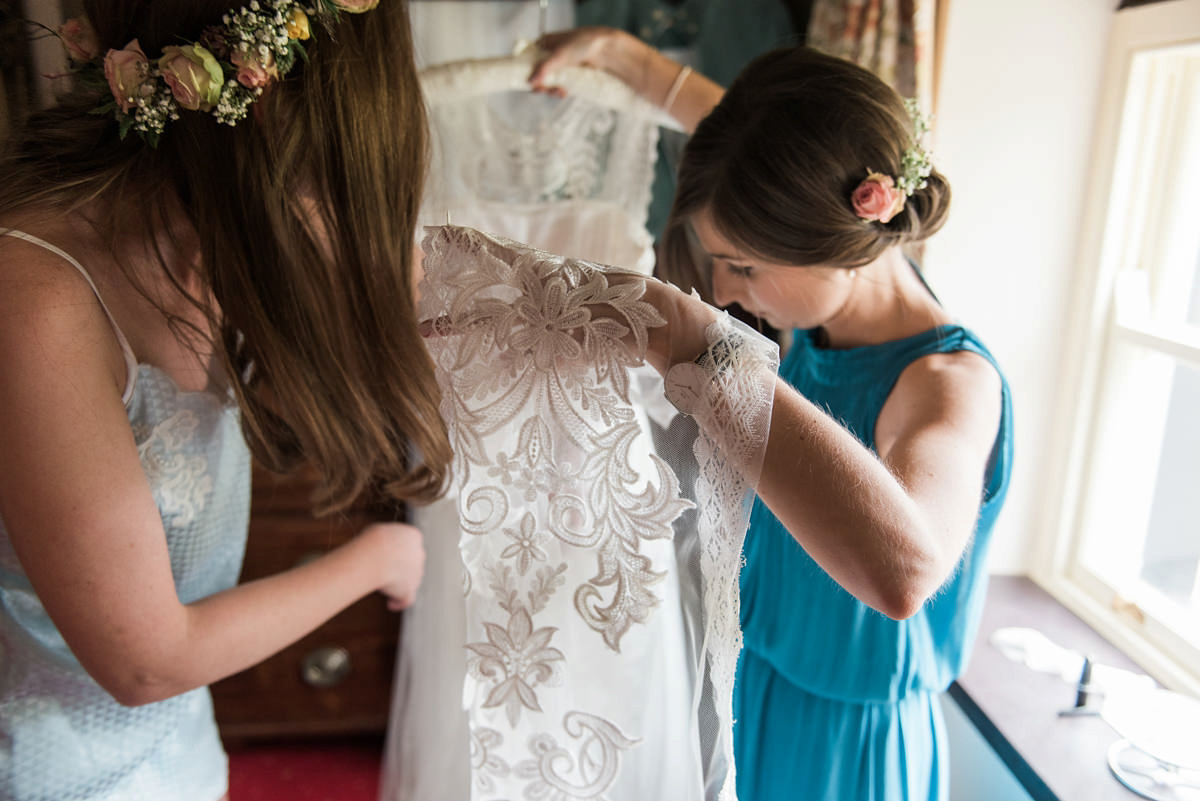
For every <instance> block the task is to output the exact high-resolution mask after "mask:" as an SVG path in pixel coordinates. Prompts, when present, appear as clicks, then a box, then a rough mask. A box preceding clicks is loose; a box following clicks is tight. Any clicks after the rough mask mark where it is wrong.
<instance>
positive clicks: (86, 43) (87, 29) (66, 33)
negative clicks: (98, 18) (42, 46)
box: [58, 17, 100, 64]
mask: <svg viewBox="0 0 1200 801" xmlns="http://www.w3.org/2000/svg"><path fill="white" fill-rule="evenodd" d="M58 36H59V38H60V39H62V43H63V47H65V48H66V49H67V55H69V56H70V57H71V60H72V61H78V62H79V63H81V64H83V63H86V62H88V61H91V60H92V59H94V58H95V57H96V56H98V55H100V40H99V39H98V38H96V30H95V28H93V27H92V23H90V22H88V21H87V19H86V18H84V17H72V18H71V19H69V20H67V21H66V22H64V23H63V24H62V25H59V26H58Z"/></svg>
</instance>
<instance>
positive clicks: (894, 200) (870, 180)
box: [850, 170, 904, 223]
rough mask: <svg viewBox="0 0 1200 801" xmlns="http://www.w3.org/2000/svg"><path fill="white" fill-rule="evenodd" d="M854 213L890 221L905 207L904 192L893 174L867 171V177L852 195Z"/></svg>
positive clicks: (867, 217)
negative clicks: (899, 187)
mask: <svg viewBox="0 0 1200 801" xmlns="http://www.w3.org/2000/svg"><path fill="white" fill-rule="evenodd" d="M850 203H851V205H853V206H854V213H855V214H857V215H858V216H859V217H861V218H862V219H864V220H878V221H879V222H881V223H886V222H888V221H890V220H891V219H892V218H893V217H895V216H896V215H897V214H899V213H900V211H901V209H903V208H904V193H903V192H901V191H900V190H899V189H897V188H896V182H895V181H894V180H892V176H890V175H883V174H882V173H878V172H871V171H869V170H868V171H867V177H866V178H865V179H864V180H863V182H862V183H861V184H859V185H858V187H857V188H856V189H855V190H854V194H852V195H851V196H850Z"/></svg>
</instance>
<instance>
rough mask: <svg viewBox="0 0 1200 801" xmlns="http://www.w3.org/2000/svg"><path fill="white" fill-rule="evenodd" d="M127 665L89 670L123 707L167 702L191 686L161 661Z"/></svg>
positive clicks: (125, 663) (129, 660)
mask: <svg viewBox="0 0 1200 801" xmlns="http://www.w3.org/2000/svg"><path fill="white" fill-rule="evenodd" d="M135 661H136V660H132V659H126V660H124V662H123V664H120V665H116V666H109V667H104V668H98V669H97V668H92V669H89V671H88V672H89V673H90V674H91V676H92V678H93V679H95V681H96V683H97V684H99V685H100V687H101V688H103V689H104V691H105V692H107V693H108V694H109V695H111V696H112V697H113V699H114V700H115V701H116V702H117V703H118V704H120V705H121V706H129V707H134V706H145V705H146V704H153V703H157V702H158V701H165V700H167V699H168V698H172V697H174V696H176V695H179V694H181V693H183V692H186V691H187V690H189V689H191V688H190V687H186V686H183V685H181V683H180V682H179V680H178V679H177V678H175V677H173V676H172V674H171V672H170V671H169V670H167V669H164V668H163V667H162V666H161V665H159V664H136V663H135Z"/></svg>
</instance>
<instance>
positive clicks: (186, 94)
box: [57, 0, 379, 147]
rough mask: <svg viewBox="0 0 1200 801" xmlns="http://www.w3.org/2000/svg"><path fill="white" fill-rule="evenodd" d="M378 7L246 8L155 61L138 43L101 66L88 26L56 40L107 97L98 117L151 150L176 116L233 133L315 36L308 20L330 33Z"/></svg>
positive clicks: (73, 24) (340, 0)
mask: <svg viewBox="0 0 1200 801" xmlns="http://www.w3.org/2000/svg"><path fill="white" fill-rule="evenodd" d="M377 5H379V0H310V2H309V3H308V4H306V5H302V4H301V3H300V2H298V1H297V0H250V2H249V3H248V4H247V5H245V6H243V7H241V8H239V9H237V10H236V11H231V12H229V13H228V14H225V15H224V16H223V17H222V18H221V21H220V22H221V24H219V25H212V26H210V27H209V28H207V29H206V30H205V31H204V34H203V35H202V36H201V37H200V41H198V42H185V43H183V44H179V45H170V46H168V47H164V48H163V51H162V54H161V55H160V56H159V57H158V58H154V59H151V58H147V56H146V54H145V53H144V52H143V50H142V48H141V46H140V45H139V44H138V41H137V40H136V39H135V40H133V41H131V42H129V44H127V45H125V47H123V48H121V49H120V50H116V49H113V50H109V51H108V52H107V53H105V54H104V58H103V59H102V60H98V59H99V55H100V43H99V41H98V40H97V38H96V34H95V31H94V30H93V29H92V26H91V24H90V23H88V21H87V20H86V19H82V18H76V19H71V20H67V21H66V22H65V23H63V24H62V26H60V27H59V29H58V31H57V33H58V35H59V37H60V38H61V39H62V41H63V46H64V47H65V48H66V50H67V53H68V55H69V56H70V57H71V60H72V62H73V63H75V64H76V65H77V67H76V69H75V72H76V74H77V75H79V76H80V79H81V80H87V81H90V82H91V83H92V84H95V85H98V86H106V87H107V89H108V91H109V93H111V95H112V97H111V99H110V100H108V101H107V102H105V103H103V104H102V105H101V106H100V107H99V108H98V109H97V110H96V113H99V114H111V115H112V116H113V117H115V118H116V120H117V124H118V126H119V128H118V130H119V132H120V135H121V138H122V139H124V138H125V136H126V134H128V132H129V131H130V130H133V131H136V132H137V133H138V135H139V136H141V138H142V139H143V140H145V141H146V142H147V143H148V144H149V145H150V146H152V147H153V146H154V145H156V144H157V143H158V137H159V136H160V135H161V134H162V132H163V129H164V128H165V127H166V124H167V122H169V121H170V120H176V119H179V112H180V111H181V110H183V111H200V112H206V113H210V114H212V115H213V116H214V117H215V118H216V119H217V122H220V123H223V124H225V125H236V124H237V123H238V122H239V121H240V120H242V119H244V118H245V117H246V114H247V109H248V107H249V106H250V104H251V103H253V102H254V101H255V100H256V99H257V98H258V97H259V96H260V95H262V93H263V90H264V89H266V88H267V87H269V86H270V85H271V84H272V83H274V82H275V81H277V80H280V79H281V78H282V77H283V76H284V75H286V74H287V73H288V71H289V70H291V69H292V67H293V66H295V64H296V61H297V59H298V58H300V57H303V56H304V46H303V45H302V44H301V42H304V41H307V40H308V39H309V38H310V37H311V36H312V31H313V26H312V22H313V20H316V21H318V22H319V23H320V24H321V26H322V27H324V28H326V29H329V28H331V27H332V26H333V25H334V24H335V23H336V22H337V19H338V15H339V14H340V13H343V12H345V13H349V14H362V13H364V12H367V11H370V10H371V9H373V8H375V7H376V6H377ZM100 71H102V72H103V80H99V75H98V73H99V72H100Z"/></svg>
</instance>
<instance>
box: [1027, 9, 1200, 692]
mask: <svg viewBox="0 0 1200 801" xmlns="http://www.w3.org/2000/svg"><path fill="white" fill-rule="evenodd" d="M1192 43H1200V0H1170V1H1169V2H1162V3H1155V4H1151V5H1143V6H1136V7H1130V8H1128V9H1123V10H1120V11H1118V12H1116V14H1115V15H1114V18H1113V24H1112V27H1111V31H1110V40H1109V47H1108V53H1107V58H1106V59H1105V65H1106V72H1105V75H1104V78H1103V82H1102V84H1101V86H1102V89H1101V98H1100V105H1099V113H1098V115H1097V125H1096V129H1095V130H1096V138H1095V141H1094V143H1093V150H1092V153H1093V158H1092V170H1091V175H1090V178H1089V182H1088V187H1087V194H1086V196H1085V202H1084V215H1083V220H1084V223H1083V225H1082V226H1081V230H1080V234H1079V236H1080V238H1079V248H1078V251H1077V252H1078V254H1079V258H1078V261H1077V263H1076V265H1075V271H1074V275H1073V278H1074V283H1073V285H1074V286H1075V287H1077V292H1076V294H1075V296H1074V303H1073V308H1072V309H1071V313H1070V317H1069V319H1068V324H1067V329H1066V330H1067V336H1066V337H1065V339H1064V350H1063V351H1062V355H1063V358H1064V365H1065V367H1064V370H1063V371H1062V377H1063V384H1062V385H1061V386H1063V387H1064V391H1063V392H1062V393H1060V396H1059V398H1058V408H1057V409H1056V410H1055V415H1054V419H1055V420H1057V421H1058V422H1059V425H1058V426H1057V427H1056V428H1057V431H1058V434H1057V440H1056V442H1054V443H1053V445H1052V451H1051V452H1052V458H1051V459H1050V460H1049V463H1048V467H1049V472H1048V475H1047V480H1046V482H1045V487H1046V495H1045V496H1044V497H1045V504H1044V509H1043V512H1044V513H1043V515H1042V520H1043V530H1044V531H1046V532H1047V533H1048V536H1046V537H1043V538H1040V541H1039V545H1040V550H1039V552H1038V553H1036V554H1035V559H1034V565H1033V571H1032V578H1033V579H1034V580H1035V581H1036V582H1037V583H1038V584H1039V585H1041V586H1042V587H1043V588H1044V589H1045V590H1046V591H1047V592H1049V593H1050V594H1051V595H1053V596H1054V597H1055V598H1056V599H1057V600H1059V601H1060V602H1061V603H1063V605H1064V606H1066V607H1067V608H1068V609H1070V610H1071V611H1073V612H1075V614H1077V615H1078V616H1079V617H1080V618H1082V619H1083V620H1084V621H1085V622H1087V623H1088V624H1090V625H1091V626H1092V627H1093V628H1095V629H1096V630H1097V631H1099V632H1100V633H1101V634H1102V635H1104V636H1105V637H1106V638H1107V639H1109V640H1110V641H1112V642H1113V643H1114V644H1115V645H1117V646H1118V647H1120V648H1121V649H1122V650H1124V651H1125V652H1126V653H1128V654H1129V656H1130V657H1131V658H1132V659H1134V660H1135V661H1136V662H1138V663H1139V664H1140V665H1141V666H1142V667H1143V668H1144V669H1145V670H1146V671H1147V672H1148V673H1150V674H1151V675H1152V676H1154V677H1155V678H1156V679H1157V680H1158V681H1159V682H1160V683H1162V684H1164V685H1165V686H1167V687H1170V688H1172V689H1175V690H1179V691H1182V692H1188V693H1191V694H1193V695H1197V696H1200V647H1197V646H1196V645H1194V644H1191V643H1189V642H1187V641H1186V639H1185V638H1184V637H1183V636H1181V635H1180V634H1179V633H1177V632H1175V631H1173V630H1172V629H1171V628H1170V626H1168V625H1164V623H1163V622H1162V621H1160V620H1159V619H1158V618H1157V617H1156V616H1155V615H1154V614H1153V612H1152V610H1150V611H1148V610H1147V609H1143V608H1140V607H1138V606H1136V605H1135V604H1134V603H1132V602H1131V601H1129V600H1128V599H1125V598H1123V597H1121V596H1120V595H1119V594H1118V593H1117V592H1116V590H1115V589H1114V588H1113V587H1111V586H1110V585H1108V584H1107V583H1106V582H1104V581H1103V580H1102V579H1101V578H1100V577H1099V576H1097V575H1096V574H1095V573H1093V572H1092V571H1091V570H1089V569H1088V568H1087V567H1086V566H1085V565H1083V564H1082V562H1081V560H1080V554H1081V550H1082V541H1083V535H1084V532H1083V526H1084V520H1085V517H1086V515H1085V512H1086V509H1085V500H1086V494H1085V493H1086V490H1087V489H1088V483H1089V481H1091V479H1092V473H1093V470H1092V467H1091V458H1092V453H1093V445H1094V443H1093V439H1094V438H1093V437H1092V436H1091V433H1092V432H1093V430H1094V429H1095V427H1096V425H1097V423H1098V419H1099V417H1100V415H1101V413H1102V403H1103V394H1104V393H1103V389H1104V386H1105V383H1106V382H1107V381H1108V380H1110V376H1111V375H1112V373H1111V372H1110V367H1111V365H1110V364H1109V361H1110V359H1111V358H1112V355H1113V353H1114V352H1115V350H1116V349H1117V348H1118V347H1120V345H1121V343H1126V344H1132V345H1135V346H1148V347H1150V348H1151V349H1153V350H1154V351H1157V352H1161V353H1166V354H1168V355H1170V356H1172V357H1174V358H1176V359H1179V360H1180V361H1182V362H1183V363H1186V364H1189V365H1192V366H1200V333H1198V331H1200V329H1197V328H1196V327H1194V326H1193V327H1191V328H1177V327H1175V326H1169V325H1163V324H1162V323H1161V322H1158V321H1155V320H1153V319H1152V318H1151V317H1149V316H1148V314H1147V313H1146V309H1147V307H1146V306H1145V305H1144V304H1142V303H1141V302H1140V300H1141V298H1140V297H1139V294H1138V293H1137V292H1131V291H1129V290H1128V289H1127V288H1123V287H1122V286H1121V284H1122V283H1123V282H1124V281H1125V280H1126V279H1125V277H1124V275H1123V270H1124V268H1125V267H1126V266H1127V265H1128V264H1129V262H1130V259H1131V257H1132V256H1133V253H1132V252H1131V248H1130V243H1129V239H1130V238H1131V236H1132V238H1134V239H1136V240H1138V241H1137V242H1136V243H1135V244H1134V247H1136V248H1138V250H1137V253H1138V254H1141V253H1144V248H1143V247H1142V245H1143V242H1144V241H1151V240H1149V239H1143V238H1146V237H1151V238H1152V237H1156V236H1157V235H1158V232H1157V231H1155V230H1151V231H1149V232H1146V231H1139V232H1133V233H1132V234H1131V233H1130V231H1129V227H1130V226H1129V225H1128V224H1127V223H1125V222H1123V221H1125V220H1129V219H1131V218H1133V216H1132V215H1130V213H1129V212H1130V211H1131V209H1132V208H1134V207H1135V204H1136V203H1138V202H1139V198H1138V197H1137V196H1136V195H1135V194H1134V192H1131V191H1130V190H1131V189H1136V184H1135V182H1134V177H1133V176H1134V168H1135V165H1133V164H1132V163H1131V162H1130V160H1129V159H1124V160H1119V155H1120V154H1119V152H1118V148H1119V146H1120V144H1121V142H1122V140H1123V139H1122V138H1123V137H1124V136H1126V135H1128V133H1129V132H1128V130H1126V129H1127V126H1129V124H1130V119H1129V115H1128V114H1127V113H1126V95H1127V91H1128V87H1129V85H1130V81H1131V76H1132V74H1133V66H1134V60H1135V57H1136V55H1137V54H1138V53H1140V52H1144V51H1148V50H1161V49H1165V48H1169V47H1172V46H1175V45H1190V44H1192ZM1142 200H1145V198H1142ZM1143 266H1144V265H1143ZM1125 272H1126V273H1127V271H1125ZM1143 274H1144V273H1143ZM1146 295H1148V293H1143V296H1146Z"/></svg>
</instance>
